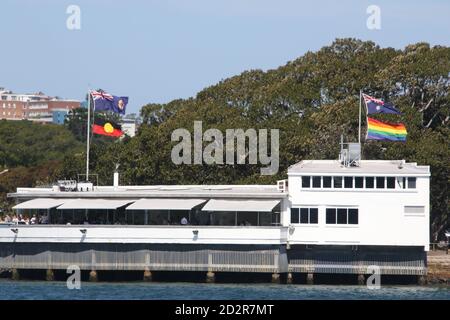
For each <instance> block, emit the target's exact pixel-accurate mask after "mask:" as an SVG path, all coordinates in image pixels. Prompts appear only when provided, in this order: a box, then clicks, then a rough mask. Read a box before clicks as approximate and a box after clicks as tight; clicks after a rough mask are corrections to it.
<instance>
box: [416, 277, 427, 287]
mask: <svg viewBox="0 0 450 320" xmlns="http://www.w3.org/2000/svg"><path fill="white" fill-rule="evenodd" d="M417 282H418V284H419V285H420V286H424V285H426V284H427V276H419V277H418V279H417Z"/></svg>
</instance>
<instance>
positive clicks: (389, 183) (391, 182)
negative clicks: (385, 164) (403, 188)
mask: <svg viewBox="0 0 450 320" xmlns="http://www.w3.org/2000/svg"><path fill="white" fill-rule="evenodd" d="M386 187H387V188H388V189H395V177H387V178H386Z"/></svg>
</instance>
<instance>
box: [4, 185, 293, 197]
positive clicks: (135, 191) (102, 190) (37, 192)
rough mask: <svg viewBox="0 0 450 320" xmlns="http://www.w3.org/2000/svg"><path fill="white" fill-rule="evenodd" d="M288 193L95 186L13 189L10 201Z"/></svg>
mask: <svg viewBox="0 0 450 320" xmlns="http://www.w3.org/2000/svg"><path fill="white" fill-rule="evenodd" d="M287 196H288V193H286V192H285V193H283V192H280V191H278V188H277V186H276V185H275V184H274V185H177V186H174V185H166V186H164V185H158V186H151V185H149V186H119V187H117V188H114V187H113V186H99V187H94V191H55V190H53V189H52V188H17V192H15V193H8V197H10V198H21V199H33V198H102V199H103V198H115V199H140V198H180V199H185V198H247V199H248V198H266V199H283V198H286V197H287Z"/></svg>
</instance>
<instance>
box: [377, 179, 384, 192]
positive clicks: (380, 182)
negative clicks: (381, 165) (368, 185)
mask: <svg viewBox="0 0 450 320" xmlns="http://www.w3.org/2000/svg"><path fill="white" fill-rule="evenodd" d="M377 189H384V177H377Z"/></svg>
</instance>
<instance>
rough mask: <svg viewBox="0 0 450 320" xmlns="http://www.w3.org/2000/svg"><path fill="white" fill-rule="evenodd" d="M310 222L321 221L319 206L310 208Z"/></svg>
mask: <svg viewBox="0 0 450 320" xmlns="http://www.w3.org/2000/svg"><path fill="white" fill-rule="evenodd" d="M309 223H313V224H317V223H319V209H317V208H310V209H309Z"/></svg>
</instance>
